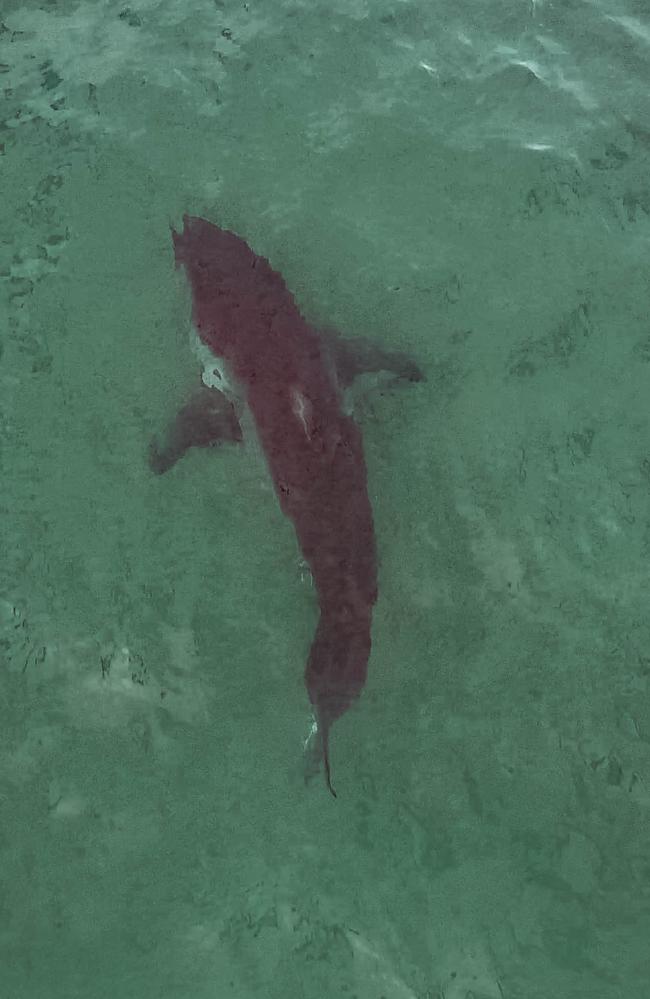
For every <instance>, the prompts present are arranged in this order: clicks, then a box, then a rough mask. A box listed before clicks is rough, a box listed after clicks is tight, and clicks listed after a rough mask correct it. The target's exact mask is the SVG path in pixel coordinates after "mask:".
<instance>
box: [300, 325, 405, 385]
mask: <svg viewBox="0 0 650 999" xmlns="http://www.w3.org/2000/svg"><path fill="white" fill-rule="evenodd" d="M319 334H320V337H321V340H322V341H323V343H324V344H325V346H326V348H327V351H328V353H329V356H330V358H331V360H332V363H333V364H334V367H335V369H336V374H337V377H338V380H339V384H340V386H341V388H348V387H349V386H350V385H352V382H353V381H354V379H355V378H358V377H359V375H364V374H367V373H368V372H378V371H387V372H389V373H390V374H393V375H395V379H396V380H399V381H408V382H422V381H425V376H424V373H423V371H422V370H421V368H419V367H418V365H417V364H416V363H415V361H414V360H413V359H412V358H411V357H409V355H408V354H405V353H403V352H402V351H397V350H384V348H383V347H380V346H379V345H378V344H376V343H373V342H372V341H371V340H366V339H365V338H363V337H359V338H355V339H354V340H352V339H348V338H346V337H343V336H341V335H340V334H339V333H337V332H336V330H331V329H324V330H319Z"/></svg>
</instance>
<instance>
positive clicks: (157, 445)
mask: <svg viewBox="0 0 650 999" xmlns="http://www.w3.org/2000/svg"><path fill="white" fill-rule="evenodd" d="M241 440H242V430H241V426H240V424H239V420H238V419H237V413H236V412H235V407H234V406H233V404H232V402H231V401H230V399H228V397H227V396H225V395H224V394H223V392H219V391H218V389H214V388H206V387H205V386H201V388H200V389H198V390H197V391H196V392H195V393H194V395H193V396H192V397H191V399H190V400H189V401H188V402H187V403H186V404H185V405H184V406H183V407H182V409H180V410H179V412H178V413H177V415H176V418H175V420H174V421H173V422H172V424H171V425H170V427H169V428H168V430H167V433H166V435H165V438H164V440H163V441H162V443H161V442H159V441H157V440H153V441H152V442H151V444H150V446H149V465H150V467H151V469H152V471H154V472H155V473H156V474H157V475H162V473H163V472H167V471H168V470H169V469H170V468H172V467H173V465H175V464H176V462H177V461H178V459H179V458H182V457H183V455H184V454H185V452H186V451H187V450H189V448H191V447H214V446H215V445H217V444H224V443H227V442H238V441H241Z"/></svg>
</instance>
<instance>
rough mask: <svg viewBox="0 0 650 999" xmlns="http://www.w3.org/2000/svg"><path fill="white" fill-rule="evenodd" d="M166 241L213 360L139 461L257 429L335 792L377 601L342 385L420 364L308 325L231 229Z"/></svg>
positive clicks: (320, 751) (312, 749) (315, 759)
mask: <svg viewBox="0 0 650 999" xmlns="http://www.w3.org/2000/svg"><path fill="white" fill-rule="evenodd" d="M172 240H173V247H174V255H175V262H176V266H177V267H181V268H183V269H184V271H185V274H186V277H187V280H188V282H189V285H190V289H191V298H192V322H193V326H194V329H195V331H196V334H198V340H199V344H200V347H201V349H202V350H203V351H204V355H203V356H204V361H205V356H206V353H205V352H207V357H208V358H209V360H210V362H211V363H210V364H208V365H207V367H206V368H205V371H204V376H203V380H202V382H201V385H200V386H199V387H198V389H197V391H196V392H195V393H194V394H193V395H192V396H191V398H190V399H188V401H187V402H186V403H185V404H184V405H183V406H182V407H181V409H180V410H179V412H178V413H177V414H176V415H175V417H174V418H173V420H172V422H171V423H170V426H169V428H168V430H167V432H166V434H165V436H164V437H163V438H162V440H159V439H156V438H154V440H152V442H151V445H150V451H149V463H150V467H151V469H152V471H153V472H155V473H156V474H159V475H161V474H164V473H166V472H168V471H169V470H170V469H171V468H172V467H174V465H175V464H176V462H177V461H178V460H179V459H180V458H181V457H182V456H183V455H184V454H185V453H186V452H187V451H188V450H189V449H190V448H193V447H214V446H218V445H221V444H226V443H233V444H236V443H239V442H241V441H242V440H244V437H245V434H244V430H243V426H244V425H245V423H246V420H247V421H248V425H249V427H250V428H251V432H252V433H254V434H255V435H256V437H257V441H258V444H259V446H260V447H261V451H262V453H263V455H264V458H265V461H266V465H267V467H268V471H269V473H270V477H271V480H272V482H273V487H274V490H275V493H276V495H277V499H278V502H279V505H280V508H281V510H282V512H283V513H284V515H285V516H287V517H288V518H289V519H290V520H291V522H292V524H293V526H294V529H295V533H296V537H297V541H298V544H299V547H300V550H301V552H302V556H303V558H304V560H305V562H306V563H307V565H308V567H309V569H310V572H311V576H312V580H313V584H314V589H315V593H316V597H317V600H318V610H319V618H318V624H317V627H316V632H315V634H314V637H313V641H312V643H311V648H310V650H309V654H308V657H307V663H306V666H305V674H304V677H305V685H306V689H307V694H308V698H309V701H310V703H311V706H312V709H313V724H312V727H311V731H310V735H309V737H308V739H307V741H306V743H305V755H306V760H307V764H306V774H309V775H313V774H314V772H315V771H316V770H318V769H322V770H323V772H324V776H325V781H326V784H327V787H328V789H329V791H330V792H331V794H332V795H333V796H334V797H336V792H335V790H334V786H333V783H332V776H331V766H330V732H331V729H332V725H333V724H334V722H336V721H337V720H338V719H339V718H341V716H342V715H344V714H345V712H347V711H348V709H349V708H350V707H351V705H352V704H353V703H354V702H355V701H356V700H357V699H358V697H359V695H360V694H361V692H362V690H363V688H364V685H365V682H366V678H367V672H368V661H369V658H370V652H371V631H372V617H373V609H374V607H375V604H376V602H377V542H376V537H375V528H374V521H373V511H372V505H371V502H370V496H369V491H368V473H367V467H366V460H365V456H364V449H363V440H362V434H361V429H360V426H359V424H358V422H357V421H356V420H355V418H354V415H353V414H352V413H351V412H350V407H349V405H348V404H347V401H346V400H347V394H348V389H349V388H350V386H351V385H352V383H353V382H354V380H355V379H356V378H357V377H358V376H360V375H362V374H364V373H366V372H387V373H389V375H390V376H392V379H393V380H395V381H405V382H420V381H423V380H424V374H423V372H422V370H421V369H420V367H419V366H418V365H417V364H416V363H415V362H414V361H413V360H412V359H411V358H410V357H409V356H408V355H407V354H405V353H403V352H400V351H392V350H387V349H384V348H382V347H381V346H380V345H378V344H375V343H373V342H372V341H369V340H366V339H363V338H360V337H344V336H342V335H340V334H339V333H338V332H336V331H334V330H331V329H319V328H317V327H315V326H313V325H312V324H311V323H310V322H309V321H308V320H307V319H306V318H305V317H304V316H303V314H302V312H301V311H300V308H299V307H298V305H297V303H296V301H295V299H294V296H293V294H292V293H291V291H290V290H289V288H288V287H287V284H286V282H285V280H284V278H283V277H282V275H281V274H280V273H279V272H278V271H276V270H274V269H273V268H272V266H271V264H270V263H269V261H268V260H267V259H266V258H265V257H263V256H260V255H258V254H257V253H255V252H254V250H252V249H251V247H250V246H249V245H248V243H247V242H246V241H245V240H244V239H243V238H241V237H240V236H238V235H237V234H236V233H234V232H232V231H230V230H228V229H224V228H221V227H220V226H218V225H217V224H216V223H213V222H210V221H208V220H207V219H204V218H200V217H198V216H191V215H184V216H183V228H182V230H180V231H176V230H174V229H173V228H172ZM206 371H207V372H209V374H210V377H208V378H206Z"/></svg>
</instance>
